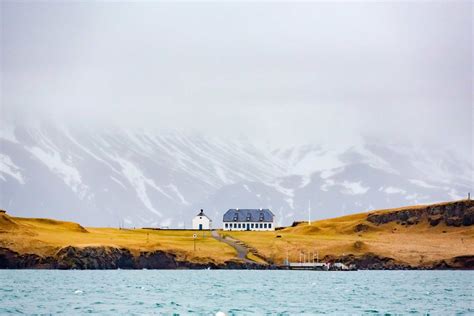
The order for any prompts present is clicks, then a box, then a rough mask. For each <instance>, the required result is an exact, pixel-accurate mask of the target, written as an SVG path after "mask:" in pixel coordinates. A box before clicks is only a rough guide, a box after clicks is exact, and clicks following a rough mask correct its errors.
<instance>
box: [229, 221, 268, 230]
mask: <svg viewBox="0 0 474 316" xmlns="http://www.w3.org/2000/svg"><path fill="white" fill-rule="evenodd" d="M226 224H227V225H228V226H227V227H226ZM235 224H237V228H235V227H234V225H235ZM239 224H240V228H239ZM247 224H250V230H253V231H273V230H275V223H274V222H224V223H223V227H222V228H223V229H224V230H247ZM252 224H253V227H252ZM261 224H262V225H263V228H260V225H261ZM265 224H266V225H267V228H265ZM269 224H271V227H269ZM230 225H231V226H232V227H231V226H230Z"/></svg>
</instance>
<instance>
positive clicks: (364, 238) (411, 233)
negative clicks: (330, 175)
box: [0, 200, 474, 270]
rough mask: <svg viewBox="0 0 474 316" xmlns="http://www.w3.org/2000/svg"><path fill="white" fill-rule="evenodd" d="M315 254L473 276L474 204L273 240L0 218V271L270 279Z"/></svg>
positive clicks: (350, 220) (341, 221)
mask: <svg viewBox="0 0 474 316" xmlns="http://www.w3.org/2000/svg"><path fill="white" fill-rule="evenodd" d="M316 249H317V259H319V260H320V262H326V263H336V262H337V263H342V264H345V265H347V266H352V267H355V268H356V269H359V270H446V269H456V270H459V269H463V270H474V201H472V200H460V201H453V202H444V203H437V204H431V205H416V206H409V207H403V208H396V209H388V210H376V211H372V212H367V213H359V214H353V215H348V216H343V217H338V218H333V219H328V220H320V221H315V222H312V223H305V222H298V223H294V225H292V226H289V227H284V228H280V229H278V230H276V231H274V232H243V231H236V232H234V231H219V230H214V231H200V232H199V233H198V231H192V230H190V231H184V230H171V229H165V230H150V229H116V228H93V227H82V226H81V225H79V224H77V223H73V222H63V221H58V220H52V219H38V218H21V217H14V216H10V215H9V214H7V213H6V212H5V211H2V212H1V213H0V269H65V270H67V269H78V270H85V269H93V270H101V269H223V270H232V269H255V270H279V269H286V268H288V267H287V266H286V265H283V262H298V260H301V258H303V262H308V263H309V262H310V260H313V261H315V260H316V256H315V254H316V252H315V250H316ZM310 256H311V257H310ZM305 257H306V260H305V259H304V258H305ZM310 258H311V259H310ZM285 259H286V261H285ZM300 262H301V261H300Z"/></svg>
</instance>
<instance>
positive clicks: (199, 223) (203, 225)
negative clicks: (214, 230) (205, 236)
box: [193, 210, 212, 230]
mask: <svg viewBox="0 0 474 316" xmlns="http://www.w3.org/2000/svg"><path fill="white" fill-rule="evenodd" d="M211 227H212V220H211V219H210V218H209V217H207V215H206V214H204V211H203V210H201V212H199V214H197V215H196V216H195V217H194V218H193V229H194V230H209V229H211Z"/></svg>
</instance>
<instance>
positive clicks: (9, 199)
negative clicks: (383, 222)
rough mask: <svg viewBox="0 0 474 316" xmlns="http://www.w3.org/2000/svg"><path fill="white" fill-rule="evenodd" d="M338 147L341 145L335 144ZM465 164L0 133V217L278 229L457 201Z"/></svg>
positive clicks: (179, 137)
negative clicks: (202, 217)
mask: <svg viewBox="0 0 474 316" xmlns="http://www.w3.org/2000/svg"><path fill="white" fill-rule="evenodd" d="M341 146H342V145H341ZM472 170H473V167H472V162H471V161H470V160H469V159H468V160H467V161H466V159H461V158H460V157H458V156H456V153H455V152H453V151H452V150H445V149H442V148H422V147H420V146H417V147H410V146H400V145H395V144H385V143H384V144H383V145H382V144H381V143H380V142H377V141H374V140H368V139H366V140H361V143H357V144H352V143H351V144H348V145H347V146H346V145H344V146H342V147H340V148H339V147H338V148H332V147H328V146H327V145H325V146H321V145H320V144H313V143H309V144H301V145H294V146H289V147H279V146H276V147H267V146H266V145H263V144H261V143H258V142H256V141H255V140H254V139H248V138H238V139H233V138H227V137H219V136H216V135H214V136H212V137H211V136H209V135H200V134H198V135H195V134H188V133H183V132H179V131H176V130H167V131H153V130H148V131H146V130H128V129H123V128H109V129H98V130H97V129H94V128H92V127H86V126H81V127H80V128H78V127H73V126H63V125H62V124H61V123H59V122H53V121H48V122H42V123H41V124H37V125H36V124H33V125H31V124H27V125H23V124H20V123H18V122H17V123H15V124H13V123H12V124H11V125H9V124H7V123H5V124H0V207H8V210H9V211H10V212H12V213H13V212H14V214H16V215H17V216H23V217H47V218H61V219H64V220H69V221H73V222H78V223H81V224H82V225H87V226H91V225H98V226H102V227H108V226H113V227H117V226H121V227H124V226H125V227H128V228H132V227H176V228H189V227H190V224H191V223H190V220H191V218H192V217H193V216H194V215H195V214H196V210H199V209H204V210H205V211H206V214H208V215H209V216H210V217H211V218H212V219H214V220H215V221H217V220H218V219H219V218H220V216H221V214H222V212H223V211H225V210H227V209H229V208H236V207H239V208H261V207H264V208H265V207H268V208H271V209H272V211H273V212H274V213H275V214H276V215H277V221H278V225H280V226H286V225H290V224H291V223H292V222H293V221H294V220H298V219H301V218H305V217H306V209H307V205H308V201H311V204H312V205H313V207H315V208H317V209H318V214H319V216H320V217H321V218H329V217H334V216H340V215H346V214H350V213H354V212H362V211H367V210H371V209H380V208H386V207H391V206H393V205H406V204H407V203H408V204H420V203H428V202H431V201H446V200H454V199H461V198H462V197H464V196H465V194H466V192H468V191H470V190H471V188H472V178H471V177H470V175H471V174H472Z"/></svg>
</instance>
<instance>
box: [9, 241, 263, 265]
mask: <svg viewBox="0 0 474 316" xmlns="http://www.w3.org/2000/svg"><path fill="white" fill-rule="evenodd" d="M207 268H210V269H266V268H267V266H264V265H259V264H252V263H245V262H241V261H238V260H235V261H234V260H230V261H226V262H225V263H223V264H220V263H215V262H212V261H210V262H206V263H196V262H190V261H185V260H180V259H178V257H177V256H176V255H175V254H173V253H168V252H164V251H161V250H156V251H152V252H140V254H139V255H138V256H134V255H133V254H132V253H131V252H130V251H129V250H128V249H125V248H116V247H83V248H79V247H73V246H67V247H64V248H61V249H60V250H59V251H58V252H57V253H56V254H55V255H54V256H47V257H42V256H39V255H36V254H20V253H18V252H16V251H13V250H11V249H8V248H1V247H0V269H60V270H110V269H207Z"/></svg>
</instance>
